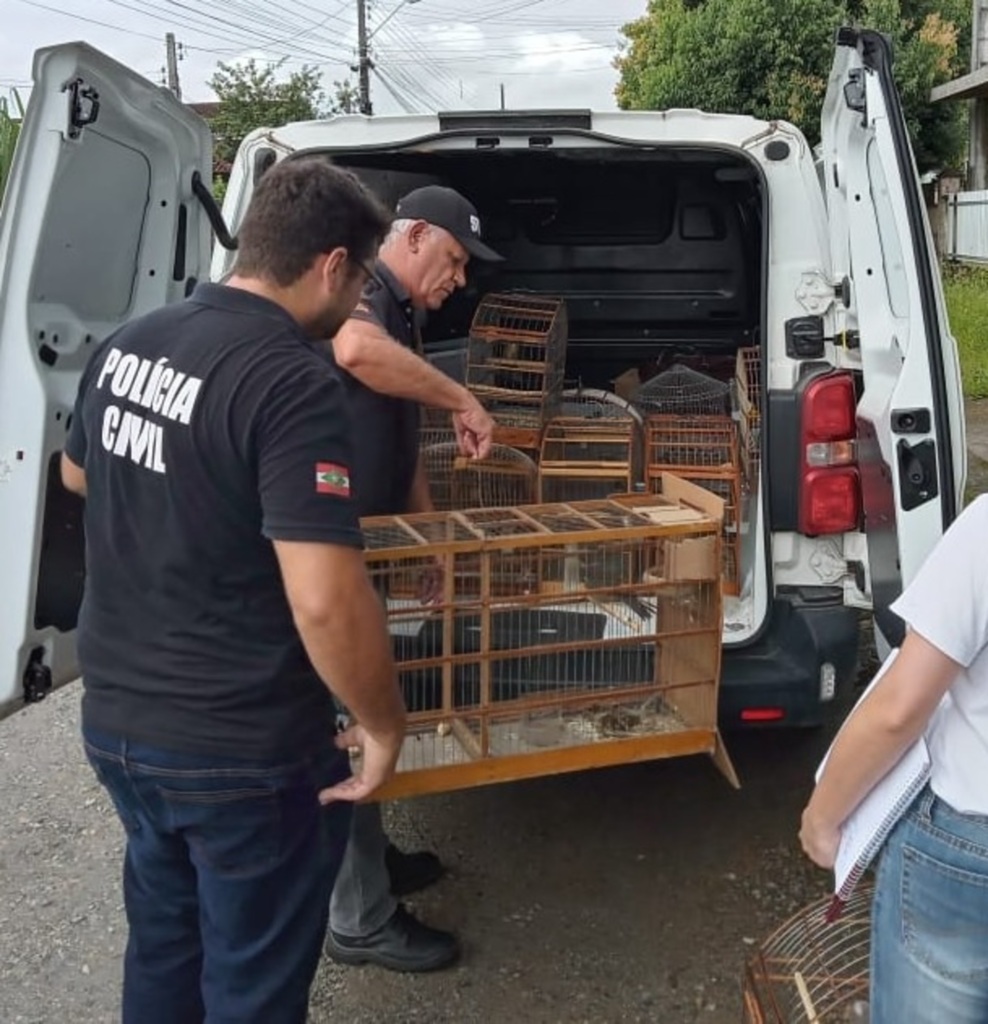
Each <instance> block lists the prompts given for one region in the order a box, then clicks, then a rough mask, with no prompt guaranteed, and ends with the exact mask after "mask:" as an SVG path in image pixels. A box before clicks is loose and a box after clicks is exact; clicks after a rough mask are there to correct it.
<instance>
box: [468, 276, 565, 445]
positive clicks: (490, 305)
mask: <svg viewBox="0 0 988 1024" xmlns="http://www.w3.org/2000/svg"><path fill="white" fill-rule="evenodd" d="M567 329H568V328H567V319H566V304H565V303H564V302H563V300H562V299H558V298H552V297H548V296H541V295H520V294H519V295H514V294H492V295H487V296H485V297H484V299H483V300H482V301H481V303H480V305H479V306H478V307H477V311H476V313H475V314H474V318H473V323H472V324H471V326H470V340H469V351H468V356H467V369H466V382H467V387H468V388H469V389H470V391H472V392H473V394H474V395H476V397H477V398H478V399H479V400H480V401H481V402H482V403H483V405H484V407H485V408H486V409H487V411H488V412H489V413H490V414H491V415H492V416H493V417H494V419H495V420H496V421H497V424H498V429H499V435H498V437H497V440H498V441H500V442H501V443H507V444H510V445H512V446H514V447H518V448H525V449H532V450H537V449H538V446H539V442H540V439H541V432H542V428H543V426H544V425H545V423H546V421H547V420H549V419H551V418H552V417H553V416H555V415H556V414H557V413H558V411H559V402H560V400H561V398H562V392H563V375H564V371H565V367H566V340H567Z"/></svg>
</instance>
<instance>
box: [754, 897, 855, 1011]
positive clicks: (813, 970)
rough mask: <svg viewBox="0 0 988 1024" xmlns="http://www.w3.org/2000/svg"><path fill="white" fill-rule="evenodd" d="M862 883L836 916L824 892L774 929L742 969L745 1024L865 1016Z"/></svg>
mask: <svg viewBox="0 0 988 1024" xmlns="http://www.w3.org/2000/svg"><path fill="white" fill-rule="evenodd" d="M873 895H874V890H873V887H872V885H871V884H862V885H861V886H859V887H858V889H857V890H856V891H855V893H854V895H853V896H852V897H851V899H850V900H849V902H848V904H847V906H846V907H845V908H844V911H843V913H842V914H841V915H840V917H838V918H837V920H836V921H831V920H829V919H828V918H829V914H828V910H829V908H830V903H831V900H830V897H827V898H826V899H824V900H820V901H818V902H816V903H814V904H812V905H811V906H809V907H807V908H806V909H804V910H801V911H800V912H799V913H797V914H796V915H795V916H794V917H792V918H791V919H790V920H789V921H787V922H786V923H785V924H784V925H783V926H782V927H781V928H779V929H778V930H777V931H776V932H775V933H774V934H773V935H772V936H771V937H770V938H769V939H768V940H767V941H766V942H765V943H764V944H763V945H762V946H761V947H760V949H759V950H758V952H757V953H756V954H755V956H754V957H752V958H751V960H750V961H749V962H748V964H747V966H746V968H745V972H744V982H743V998H744V1020H745V1024H851V1022H865V1021H867V1020H868V1005H867V1001H868V986H869V959H870V938H871V936H870V932H871V904H872V897H873Z"/></svg>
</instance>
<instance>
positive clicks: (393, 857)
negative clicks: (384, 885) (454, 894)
mask: <svg viewBox="0 0 988 1024" xmlns="http://www.w3.org/2000/svg"><path fill="white" fill-rule="evenodd" d="M384 863H385V865H386V866H387V869H388V877H389V878H390V879H391V894H392V896H398V897H401V896H410V895H411V894H412V893H413V892H418V891H419V890H420V889H425V888H426V887H427V886H430V885H432V884H434V883H435V882H438V881H439V879H440V878H442V877H443V875H444V874H446V869H445V868H444V867H443V865H442V862H441V861H440V860H439V858H438V857H437V856H436V855H435V854H434V853H429V852H428V851H427V850H422V851H420V852H418V853H402V851H401V850H399V849H398V847H397V846H395V845H394V843H388V847H387V849H386V850H385V851H384Z"/></svg>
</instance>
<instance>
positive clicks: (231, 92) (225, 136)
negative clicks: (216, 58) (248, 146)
mask: <svg viewBox="0 0 988 1024" xmlns="http://www.w3.org/2000/svg"><path fill="white" fill-rule="evenodd" d="M280 67H281V64H280V63H279V64H266V65H260V64H258V63H257V61H255V60H254V59H253V58H252V59H251V60H247V61H243V62H241V63H238V64H222V63H221V64H220V65H219V66H218V68H217V70H216V73H215V74H214V75H213V77H212V78H211V79H210V80H209V86H210V88H211V89H212V90H213V92H214V93H216V98H217V99H218V100H219V111H218V112H217V113H216V114H215V115H214V116H213V117H212V118H210V125H211V127H212V129H213V144H214V148H215V153H216V160H217V162H218V163H228V162H230V161H232V160H233V157H234V155H235V154H236V152H237V147H238V146H239V145H240V143H241V142H242V141H243V139H244V136H245V135H248V134H249V133H250V132H252V131H253V130H254V129H255V128H266V127H270V128H276V127H278V126H279V125H283V124H287V123H288V122H289V121H311V120H312V119H314V118H316V117H319V116H320V114H322V113H323V110H322V105H323V103H324V102H325V95H324V93H323V90H322V85H321V81H320V75H319V72H318V71H317V70H316V68H314V67H309V66H306V67H303V68H302V70H301V71H293V72H292V73H291V74H290V75H289V76H288V78H286V79H283V80H280V81H279V79H278V75H277V72H278V70H279V68H280Z"/></svg>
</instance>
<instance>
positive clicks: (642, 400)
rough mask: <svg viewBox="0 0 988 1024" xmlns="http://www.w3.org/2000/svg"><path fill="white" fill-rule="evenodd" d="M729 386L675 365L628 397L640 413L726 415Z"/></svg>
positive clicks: (703, 374)
mask: <svg viewBox="0 0 988 1024" xmlns="http://www.w3.org/2000/svg"><path fill="white" fill-rule="evenodd" d="M730 394H731V387H730V385H729V384H727V383H725V382H724V381H721V380H718V379H717V378H716V377H711V376H709V375H707V374H705V373H700V371H699V370H694V369H691V368H690V367H688V366H682V365H680V364H678V363H677V364H676V365H675V366H671V367H670V368H669V369H668V370H664V371H663V372H662V373H659V374H656V375H655V376H654V377H652V378H650V379H649V380H647V381H645V383H644V384H642V385H641V386H640V387H639V388H638V389H637V390H636V391H635V393H634V394H633V395H632V398H631V401H632V404H633V405H634V406H635V407H636V408H638V409H639V410H640V411H641V412H642V413H643V414H646V415H647V414H649V413H659V414H665V415H668V416H726V415H728V414H729V413H730V400H731V399H730Z"/></svg>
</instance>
